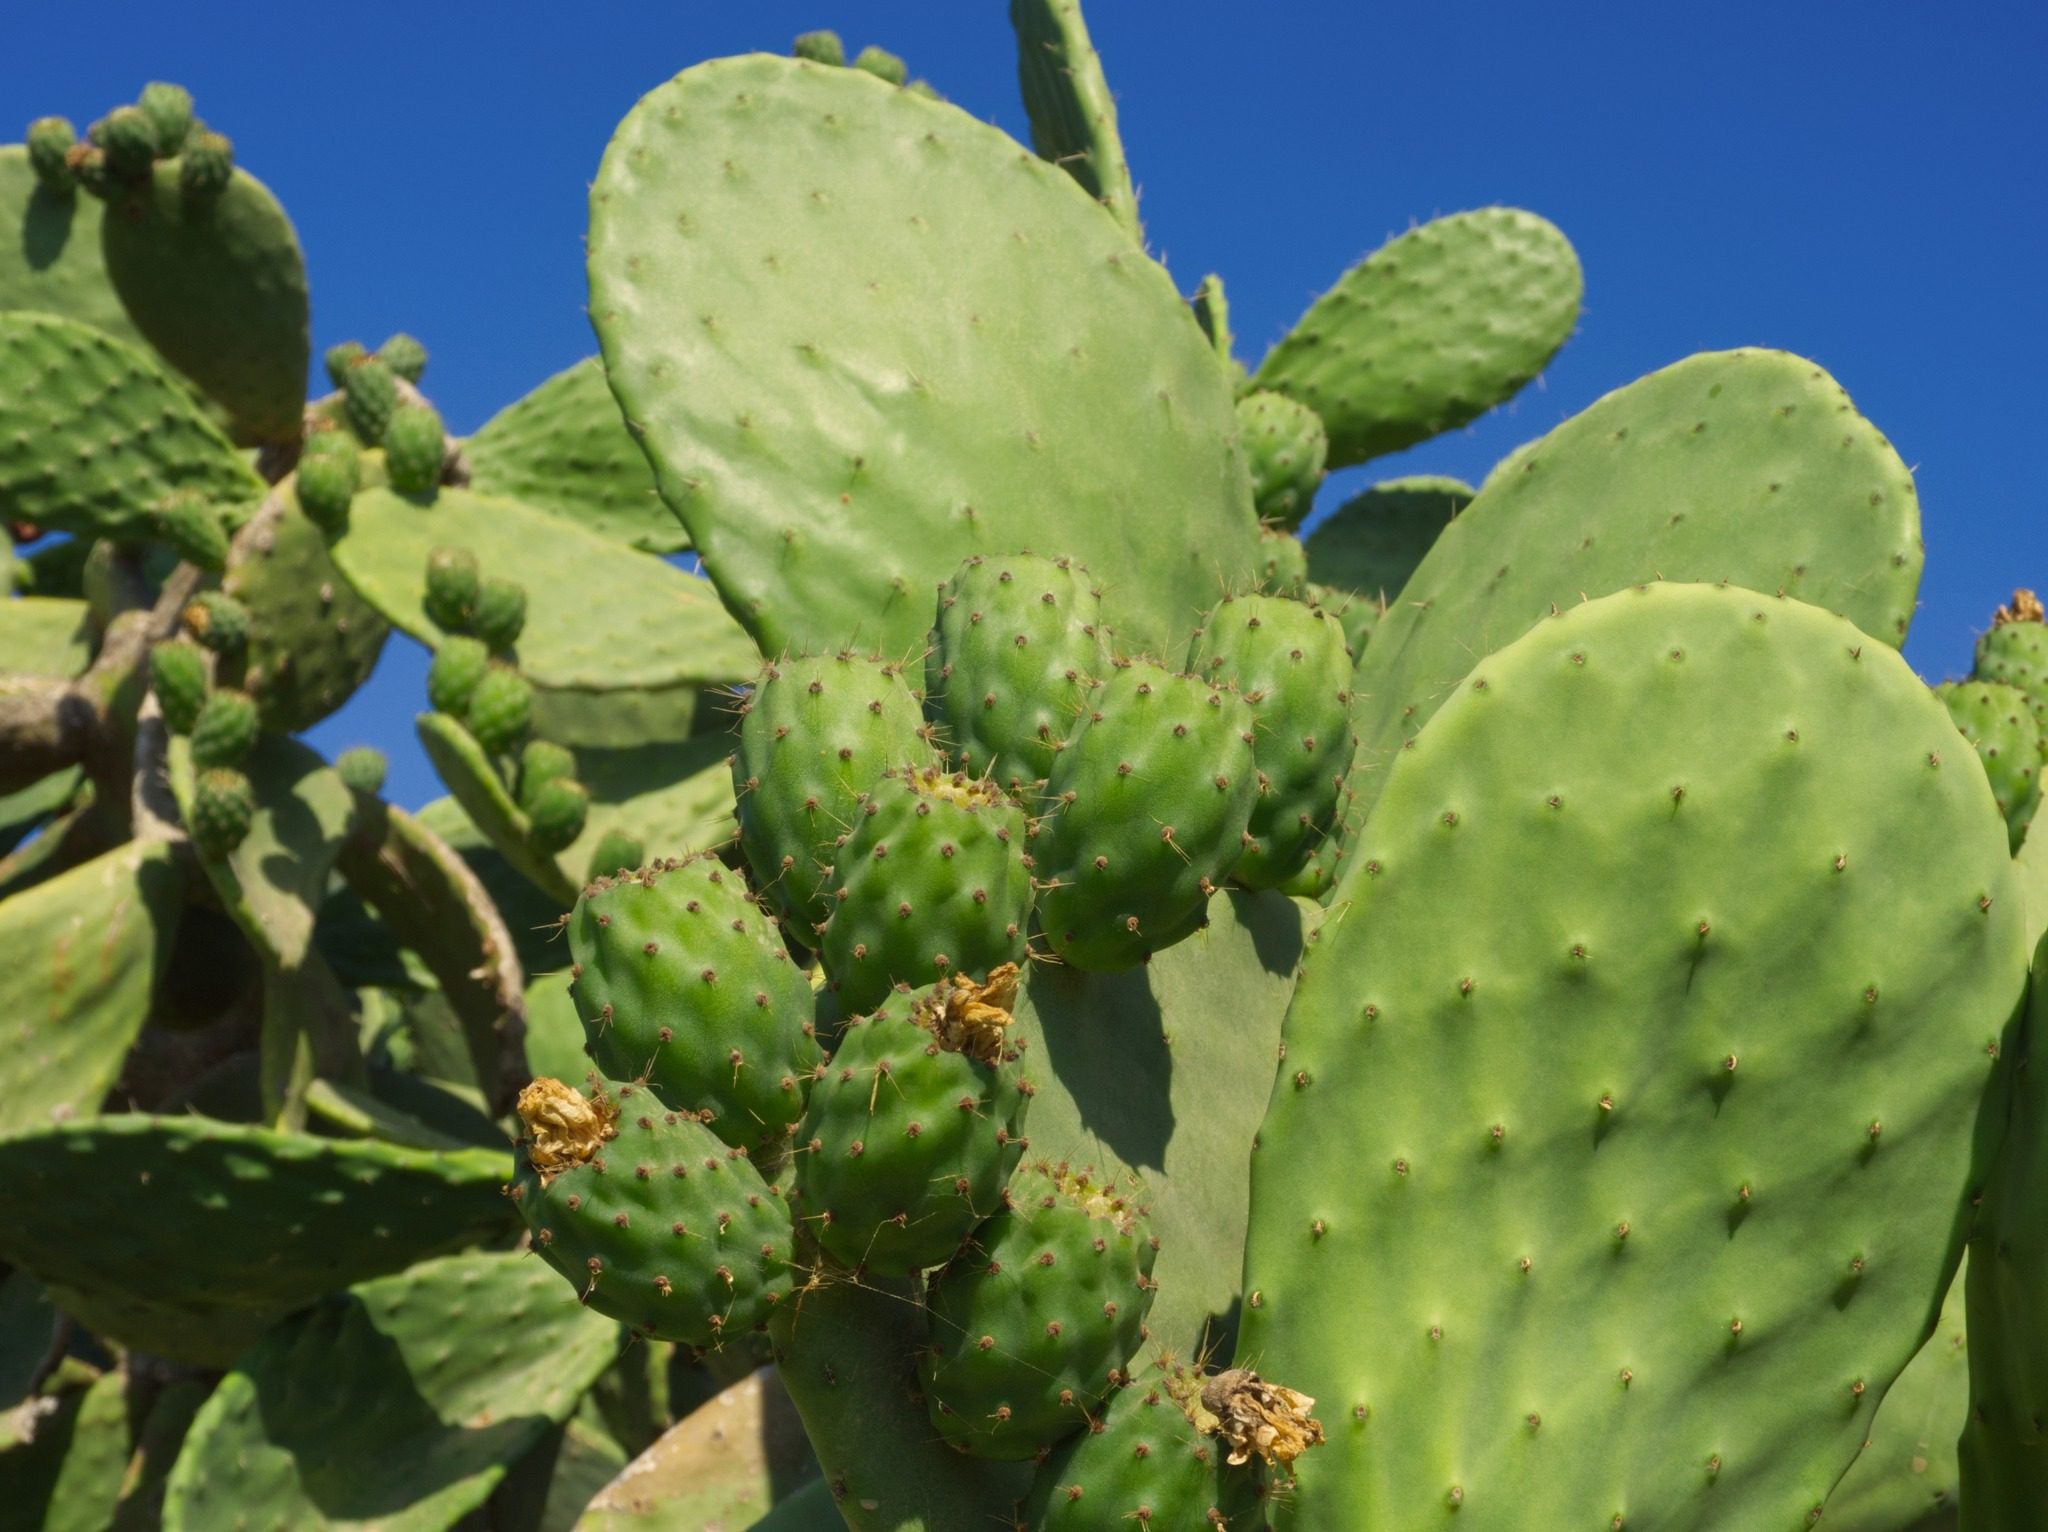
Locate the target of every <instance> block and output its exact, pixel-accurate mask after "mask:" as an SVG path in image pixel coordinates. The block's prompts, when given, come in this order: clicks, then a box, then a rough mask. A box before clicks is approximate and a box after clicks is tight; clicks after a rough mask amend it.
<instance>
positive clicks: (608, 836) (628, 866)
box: [586, 826, 647, 882]
mask: <svg viewBox="0 0 2048 1532" xmlns="http://www.w3.org/2000/svg"><path fill="white" fill-rule="evenodd" d="M646 862H647V843H646V842H645V841H644V840H642V839H641V838H640V837H639V836H637V835H634V834H633V833H632V832H631V831H628V830H622V829H619V828H617V827H616V826H614V827H613V828H611V829H608V830H606V831H605V832H604V834H603V835H602V836H600V837H599V839H598V842H597V847H596V849H595V850H593V851H592V852H591V853H590V870H589V872H588V873H587V874H586V876H587V877H588V878H589V879H590V881H592V882H596V881H597V879H599V878H606V877H615V878H622V877H624V876H625V875H626V874H627V873H629V872H631V871H632V870H633V869H634V868H636V867H642V866H645V865H646Z"/></svg>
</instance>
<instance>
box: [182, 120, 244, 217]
mask: <svg viewBox="0 0 2048 1532" xmlns="http://www.w3.org/2000/svg"><path fill="white" fill-rule="evenodd" d="M234 174H235V146H234V145H233V144H232V143H230V142H229V141H228V138H227V135H226V134H224V133H207V132H204V131H202V132H198V133H194V134H193V135H192V137H191V138H190V139H188V140H187V141H186V144H185V152H184V153H183V154H181V155H179V156H178V191H179V194H180V195H182V196H183V197H184V198H185V199H186V200H187V201H188V202H206V201H210V200H212V199H213V198H215V197H218V196H219V195H220V194H221V193H222V192H224V191H226V190H227V185H228V182H229V181H231V180H232V179H233V178H234Z"/></svg>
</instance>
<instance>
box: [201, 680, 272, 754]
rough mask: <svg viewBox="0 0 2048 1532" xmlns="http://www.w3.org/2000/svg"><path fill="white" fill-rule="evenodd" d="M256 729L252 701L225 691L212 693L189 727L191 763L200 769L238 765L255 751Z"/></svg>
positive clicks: (234, 692) (247, 696)
mask: <svg viewBox="0 0 2048 1532" xmlns="http://www.w3.org/2000/svg"><path fill="white" fill-rule="evenodd" d="M258 726H259V720H258V714H257V711H256V699H255V698H254V697H252V696H250V695H249V694H248V693H247V692H239V691H229V690H221V691H217V692H215V693H213V695H211V696H210V697H208V698H207V699H206V702H205V704H204V705H203V706H201V708H200V709H199V716H198V718H197V719H195V720H194V721H193V724H192V763H193V764H194V765H195V766H202V767H204V766H239V765H241V764H242V762H243V761H245V760H247V759H248V757H249V752H250V751H251V750H252V749H254V748H255V745H256V732H257V729H258Z"/></svg>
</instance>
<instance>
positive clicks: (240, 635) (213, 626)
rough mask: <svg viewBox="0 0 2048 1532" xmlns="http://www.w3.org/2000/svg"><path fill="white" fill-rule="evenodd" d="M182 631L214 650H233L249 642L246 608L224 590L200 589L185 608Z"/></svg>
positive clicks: (237, 649) (233, 651) (224, 652)
mask: <svg viewBox="0 0 2048 1532" xmlns="http://www.w3.org/2000/svg"><path fill="white" fill-rule="evenodd" d="M184 622H185V631H186V632H188V633H190V634H191V635H192V636H193V637H194V638H196V639H198V640H199V642H200V643H202V644H204V645H206V647H207V648H209V649H211V650H212V651H213V652H214V653H215V654H234V653H236V652H238V651H239V650H240V649H241V648H242V646H243V645H244V644H246V643H248V642H249V609H248V608H247V607H246V606H244V605H242V603H241V602H239V601H237V600H236V599H235V598H234V597H233V596H230V595H228V594H227V593H226V592H225V591H218V590H206V591H201V592H200V593H199V594H198V595H196V596H194V597H193V598H192V604H191V605H190V606H188V607H186V608H185V611H184Z"/></svg>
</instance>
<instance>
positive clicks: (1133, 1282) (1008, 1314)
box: [918, 1163, 1159, 1459]
mask: <svg viewBox="0 0 2048 1532" xmlns="http://www.w3.org/2000/svg"><path fill="white" fill-rule="evenodd" d="M1158 1247H1159V1242H1158V1240H1157V1239H1155V1238H1154V1237H1153V1236H1152V1233H1151V1231H1150V1229H1149V1228H1148V1227H1147V1225H1146V1222H1145V1210H1144V1207H1143V1206H1142V1202H1141V1198H1140V1195H1139V1192H1138V1189H1137V1188H1136V1187H1132V1186H1123V1185H1119V1184H1117V1183H1116V1182H1115V1181H1114V1180H1113V1179H1105V1178H1102V1177H1098V1176H1097V1175H1095V1174H1094V1172H1093V1171H1092V1170H1089V1169H1083V1170H1076V1169H1074V1168H1073V1167H1071V1166H1068V1165H1064V1164H1057V1165H1056V1164H1048V1163H1038V1164H1033V1165H1027V1166H1025V1167H1024V1168H1023V1169H1021V1170H1019V1171H1018V1173H1017V1175H1016V1176H1015V1177H1014V1178H1013V1179H1012V1180H1011V1182H1010V1185H1009V1188H1008V1194H1007V1196H1006V1198H1005V1206H1004V1208H1003V1210H1002V1211H1001V1212H999V1213H997V1214H996V1215H995V1216H994V1217H992V1218H990V1219H989V1220H988V1222H987V1223H985V1224H983V1225H982V1226H981V1227H980V1228H979V1229H977V1230H975V1232H974V1237H973V1239H972V1240H971V1241H970V1242H969V1243H968V1244H967V1245H966V1246H965V1247H963V1248H962V1249H961V1251H960V1253H959V1254H958V1255H956V1256H954V1257H953V1259H952V1260H951V1261H950V1262H948V1263H947V1265H946V1267H945V1269H944V1270H942V1271H939V1272H936V1273H934V1274H933V1276H932V1278H931V1280H930V1282H929V1283H928V1284H927V1286H926V1288H925V1309H926V1321H927V1323H928V1324H929V1325H930V1329H931V1344H930V1346H929V1348H928V1349H927V1350H926V1352H925V1354H924V1355H923V1357H922V1358H920V1359H919V1363H918V1381H919V1383H920V1384H921V1385H922V1387H923V1390H924V1401H925V1408H926V1409H927V1410H928V1411H929V1412H930V1414H931V1421H932V1429H933V1430H934V1431H936V1432H938V1433H939V1435H940V1436H941V1437H942V1438H943V1439H945V1440H946V1441H948V1442H950V1443H952V1444H953V1445H954V1446H956V1447H958V1448H960V1449H961V1450H962V1451H964V1452H966V1453H968V1454H969V1455H971V1456H974V1457H983V1458H999V1459H1020V1458H1032V1457H1040V1456H1042V1455H1043V1454H1044V1453H1045V1452H1047V1451H1048V1450H1049V1449H1050V1448H1052V1447H1053V1446H1054V1445H1055V1444H1056V1443H1057V1442H1058V1441H1059V1440H1060V1439H1061V1438H1062V1437H1065V1436H1070V1435H1072V1434H1073V1433H1074V1432H1076V1431H1081V1430H1085V1429H1086V1428H1087V1427H1088V1425H1089V1423H1090V1421H1091V1420H1092V1419H1093V1417H1094V1416H1095V1414H1096V1406H1097V1405H1099V1404H1100V1403H1101V1402H1102V1400H1103V1398H1104V1397H1105V1396H1106V1395H1108V1393H1109V1392H1110V1390H1111V1389H1113V1388H1116V1387H1117V1386H1118V1385H1120V1384H1122V1383H1124V1382H1125V1381H1127V1379H1128V1373H1127V1372H1126V1370H1125V1369H1126V1364H1128V1363H1129V1362H1130V1360H1131V1359H1132V1358H1133V1357H1134V1356H1136V1355H1137V1354H1138V1350H1139V1348H1140V1347H1141V1346H1142V1345H1144V1343H1145V1339H1146V1331H1145V1315H1146V1314H1147V1313H1148V1312H1149V1311H1150V1309H1151V1307H1152V1292H1153V1286H1154V1284H1153V1282H1152V1262H1153V1257H1154V1256H1155V1255H1156V1254H1157V1252H1158Z"/></svg>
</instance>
